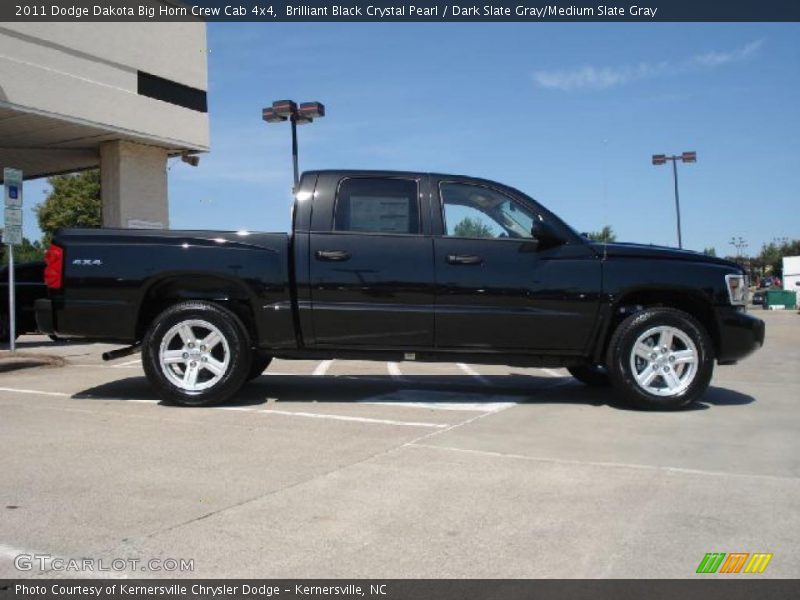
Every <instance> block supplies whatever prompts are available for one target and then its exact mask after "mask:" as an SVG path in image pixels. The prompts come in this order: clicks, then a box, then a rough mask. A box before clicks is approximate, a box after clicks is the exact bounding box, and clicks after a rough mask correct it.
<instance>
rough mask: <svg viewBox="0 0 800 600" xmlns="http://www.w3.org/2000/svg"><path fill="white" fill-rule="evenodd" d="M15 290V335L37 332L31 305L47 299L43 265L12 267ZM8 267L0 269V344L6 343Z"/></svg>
mask: <svg viewBox="0 0 800 600" xmlns="http://www.w3.org/2000/svg"><path fill="white" fill-rule="evenodd" d="M14 279H15V286H14V287H15V288H16V308H17V310H16V313H17V321H16V323H17V335H21V334H23V333H33V332H35V331H36V330H37V327H36V317H35V314H34V309H33V305H34V303H35V302H36V300H37V299H39V298H47V286H45V284H44V263H43V262H29V263H22V264H18V265H15V266H14ZM8 333H9V312H8V267H3V268H2V269H0V343H3V342H8Z"/></svg>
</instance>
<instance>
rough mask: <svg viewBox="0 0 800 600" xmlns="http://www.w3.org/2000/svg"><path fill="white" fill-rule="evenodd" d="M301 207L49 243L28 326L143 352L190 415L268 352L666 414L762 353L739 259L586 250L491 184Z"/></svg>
mask: <svg viewBox="0 0 800 600" xmlns="http://www.w3.org/2000/svg"><path fill="white" fill-rule="evenodd" d="M295 196H296V197H295V204H294V210H293V217H292V220H293V223H292V227H293V231H292V233H291V234H289V235H287V234H283V233H249V232H225V233H223V232H213V231H143V230H78V229H72V230H62V231H59V232H57V233H56V234H55V236H54V238H53V245H52V246H51V248H50V249H49V251H48V254H47V268H46V272H45V279H46V282H47V284H48V286H49V288H50V291H49V298H48V299H43V300H39V301H38V303H37V319H38V323H39V327H40V328H41V329H42V330H43V331H46V332H48V333H58V334H65V335H71V336H82V337H85V338H93V339H98V340H108V341H118V342H125V343H129V344H132V345H137V344H141V348H142V361H143V363H144V369H145V372H146V374H147V377H148V379H149V380H150V382H151V384H152V385H153V386H154V387H155V388H156V390H157V391H158V393H159V394H160V395H161V396H162V397H163V398H164V399H165V400H168V401H171V402H176V403H179V404H185V405H205V404H209V403H214V402H222V401H225V400H227V399H229V398H231V397H232V396H233V395H234V394H236V392H237V391H238V390H239V389H240V387H241V386H242V385H243V384H244V383H245V382H246V381H247V380H248V379H251V378H253V377H256V376H258V375H259V374H260V373H261V372H262V371H263V370H264V369H265V368H266V367H267V365H268V364H269V362H270V360H272V358H273V357H279V358H288V359H292V358H297V359H327V358H352V359H365V360H389V361H400V360H426V361H459V362H473V363H491V364H508V365H518V366H547V367H561V366H563V367H566V368H568V369H569V371H570V373H572V374H573V375H574V376H575V377H576V378H578V379H579V380H581V381H583V382H585V383H587V384H589V385H603V384H606V383H612V384H613V385H614V386H615V387H616V389H617V390H618V393H619V395H621V396H622V397H623V398H624V399H625V400H627V401H628V402H629V403H632V404H634V405H637V406H640V407H646V408H664V409H674V408H679V407H682V406H685V405H687V404H689V403H691V402H692V401H694V400H696V399H697V398H699V397H701V396H702V394H703V393H704V391H705V390H706V388H707V387H708V384H709V381H710V379H711V374H712V371H713V367H714V362H715V361H716V362H717V363H719V364H731V363H734V362H736V361H737V360H739V359H741V358H743V357H745V356H747V355H748V354H750V353H751V352H753V351H754V350H755V349H757V348H759V347H760V346H761V345H762V344H763V342H764V323H763V322H762V321H760V320H759V319H756V318H754V317H752V316H750V315H748V314H747V313H746V312H745V303H746V301H747V285H746V280H745V275H744V273H743V271H742V269H741V268H740V267H738V266H737V265H736V264H734V263H731V262H727V261H724V260H720V259H717V258H712V257H709V256H704V255H701V254H697V253H694V252H684V251H678V250H673V249H669V248H659V247H654V246H642V245H630V244H601V243H596V242H592V241H589V240H587V239H586V238H584V237H582V236H580V235H579V234H577V233H576V232H575V231H573V230H572V229H571V228H570V227H568V226H567V225H566V224H565V223H564V222H563V221H562V220H561V219H559V218H558V217H557V216H555V215H554V214H553V213H551V212H550V211H549V210H547V209H546V208H545V207H543V206H541V205H540V204H538V203H537V202H536V201H534V200H533V199H531V198H529V197H528V196H526V195H525V194H523V193H521V192H519V191H517V190H515V189H513V188H510V187H507V186H504V185H501V184H498V183H494V182H492V181H486V180H483V179H475V178H471V177H462V176H450V175H436V174H427V173H400V172H376V171H317V172H309V173H305V174H304V175H303V177H302V178H301V180H300V183H299V185H298V187H297V191H296V194H295Z"/></svg>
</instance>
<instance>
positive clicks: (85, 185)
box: [36, 169, 103, 247]
mask: <svg viewBox="0 0 800 600" xmlns="http://www.w3.org/2000/svg"><path fill="white" fill-rule="evenodd" d="M47 182H48V183H49V184H50V187H51V188H52V189H51V190H50V193H49V194H48V195H47V198H46V199H45V201H44V202H42V203H41V204H39V205H38V206H37V207H36V216H37V218H38V219H39V228H40V229H41V230H42V232H43V233H44V237H43V238H42V242H43V246H44V247H47V246H49V245H50V240H51V239H52V237H53V233H54V232H55V230H56V229H58V228H59V227H100V226H101V225H102V223H103V205H102V203H101V201H100V171H98V170H96V169H95V170H91V171H83V172H81V173H74V174H71V175H56V176H55V177H50V178H48V180H47Z"/></svg>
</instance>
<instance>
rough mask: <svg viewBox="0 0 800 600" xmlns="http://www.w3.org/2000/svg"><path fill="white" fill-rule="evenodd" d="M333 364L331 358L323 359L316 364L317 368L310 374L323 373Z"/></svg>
mask: <svg viewBox="0 0 800 600" xmlns="http://www.w3.org/2000/svg"><path fill="white" fill-rule="evenodd" d="M332 364H333V361H332V360H323V361H322V362H321V363H319V364H318V365H317V368H316V369H314V372H313V373H312V375H325V373H327V372H328V369H330V368H331V365H332Z"/></svg>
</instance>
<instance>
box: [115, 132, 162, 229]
mask: <svg viewBox="0 0 800 600" xmlns="http://www.w3.org/2000/svg"><path fill="white" fill-rule="evenodd" d="M100 189H101V195H102V200H103V226H104V227H130V228H133V229H166V228H168V227H169V210H168V205H167V151H166V150H164V149H163V148H159V147H157V146H146V145H143V144H135V143H132V142H122V141H117V142H106V143H104V144H103V145H102V146H100Z"/></svg>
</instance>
